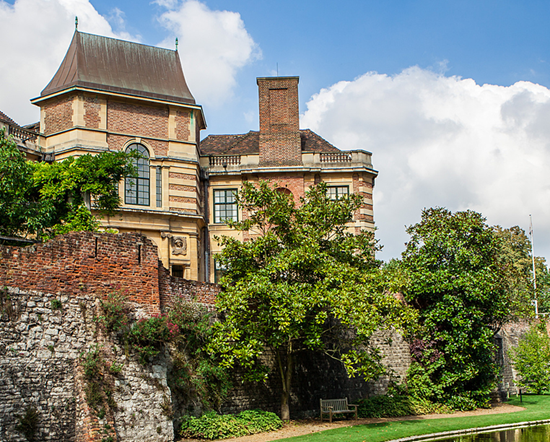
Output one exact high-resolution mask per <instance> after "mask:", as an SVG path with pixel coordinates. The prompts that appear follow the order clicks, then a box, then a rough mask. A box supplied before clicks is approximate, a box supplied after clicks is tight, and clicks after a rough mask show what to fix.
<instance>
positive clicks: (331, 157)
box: [319, 152, 351, 163]
mask: <svg viewBox="0 0 550 442" xmlns="http://www.w3.org/2000/svg"><path fill="white" fill-rule="evenodd" d="M319 161H320V162H321V163H351V154H349V153H346V152H331V153H321V154H319Z"/></svg>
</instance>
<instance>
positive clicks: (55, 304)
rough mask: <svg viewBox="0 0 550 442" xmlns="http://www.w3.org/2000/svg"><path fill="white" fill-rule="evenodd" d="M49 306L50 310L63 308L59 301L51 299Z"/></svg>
mask: <svg viewBox="0 0 550 442" xmlns="http://www.w3.org/2000/svg"><path fill="white" fill-rule="evenodd" d="M50 306H51V308H52V310H60V309H61V307H63V304H61V301H60V300H59V299H52V300H51V301H50Z"/></svg>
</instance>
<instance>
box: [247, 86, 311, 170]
mask: <svg viewBox="0 0 550 442" xmlns="http://www.w3.org/2000/svg"><path fill="white" fill-rule="evenodd" d="M298 80H299V77H264V78H257V79H256V82H257V83H258V92H259V95H260V166H297V165H301V164H302V147H301V142H300V121H299V119H300V114H299V109H298Z"/></svg>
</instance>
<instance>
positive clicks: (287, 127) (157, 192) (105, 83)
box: [0, 31, 377, 282]
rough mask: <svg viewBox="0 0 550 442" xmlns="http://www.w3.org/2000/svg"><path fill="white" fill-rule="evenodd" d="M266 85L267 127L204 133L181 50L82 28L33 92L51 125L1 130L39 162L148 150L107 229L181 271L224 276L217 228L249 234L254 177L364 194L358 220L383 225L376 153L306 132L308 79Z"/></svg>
mask: <svg viewBox="0 0 550 442" xmlns="http://www.w3.org/2000/svg"><path fill="white" fill-rule="evenodd" d="M256 81H257V85H258V92H259V116H260V121H259V130H258V131H250V132H248V133H246V134H234V135H208V136H207V137H206V138H204V139H202V140H201V131H202V130H204V129H206V119H205V112H204V110H203V108H202V106H201V105H200V104H197V103H196V101H195V99H194V97H193V95H192V93H191V91H190V88H189V87H188V85H187V83H186V80H185V77H184V73H183V70H182V66H181V63H180V58H179V54H178V51H177V50H176V51H173V50H168V49H162V48H158V47H152V46H146V45H142V44H137V43H132V42H128V41H122V40H117V39H112V38H107V37H102V36H97V35H92V34H86V33H82V32H78V31H76V32H75V34H74V36H73V39H72V41H71V43H70V46H69V48H68V51H67V53H66V55H65V58H64V59H63V61H62V62H61V64H60V66H59V69H58V71H57V72H56V74H55V75H54V77H53V78H52V79H51V81H50V82H49V83H48V84H47V85H46V86H45V88H44V89H43V91H42V92H41V94H40V96H39V97H37V98H34V99H32V100H31V101H32V103H33V104H35V105H36V106H38V107H39V108H40V122H39V123H36V124H33V125H30V126H25V127H21V126H19V125H18V124H16V123H15V122H14V121H13V120H11V119H10V118H9V117H8V116H7V115H5V114H3V113H2V112H0V128H2V127H5V128H6V132H7V133H9V134H11V135H12V136H13V138H14V140H15V141H16V142H17V144H18V146H19V147H20V149H21V150H22V151H23V152H25V153H26V155H27V158H28V159H32V160H36V161H62V160H63V159H65V158H67V157H69V156H79V155H84V154H88V153H90V154H94V153H99V152H102V151H109V150H110V151H119V150H127V151H128V150H136V151H138V152H140V153H141V154H142V157H141V158H140V159H139V160H136V166H137V170H138V173H137V175H136V176H135V177H133V178H131V179H126V180H125V182H121V183H120V186H119V195H120V199H121V207H120V210H119V211H118V212H117V214H116V215H115V216H111V217H104V218H102V225H103V226H104V227H105V228H111V229H115V230H117V231H119V232H137V233H141V234H143V235H145V236H147V237H148V238H149V239H150V240H151V241H153V243H154V244H156V246H157V248H158V253H159V258H160V260H161V261H162V263H163V265H164V267H166V269H168V270H169V271H170V273H171V274H172V276H177V277H182V278H185V279H189V280H195V281H205V282H215V281H216V279H217V270H219V269H217V266H216V261H215V259H214V257H215V254H216V253H217V252H219V250H220V248H219V246H218V244H217V242H216V240H215V239H214V236H220V235H235V236H237V237H239V236H242V235H243V233H241V232H234V231H232V230H231V229H229V228H228V226H227V225H226V224H225V221H226V220H227V219H241V218H242V217H243V213H242V210H241V209H240V208H239V207H238V206H237V204H236V201H235V197H234V192H235V191H236V190H238V189H239V188H240V187H241V186H242V183H243V181H249V182H252V183H257V182H259V181H260V180H270V181H271V182H272V183H274V184H276V185H277V186H278V188H280V190H281V192H285V193H287V194H290V195H292V197H293V198H294V199H295V200H296V201H297V202H298V201H299V198H300V197H302V196H304V194H305V192H306V190H307V189H308V187H310V186H312V185H314V184H317V183H319V182H322V181H323V182H326V183H327V186H328V191H329V195H330V196H331V197H333V198H338V197H339V196H341V195H345V194H348V193H357V194H360V195H362V196H363V198H364V204H363V206H362V208H360V209H359V210H358V211H357V213H356V214H355V216H354V221H353V223H350V225H349V228H350V229H355V231H359V230H361V229H373V228H374V220H373V207H372V190H373V186H374V180H375V177H376V176H377V171H376V170H374V168H373V165H372V161H371V153H370V152H366V151H362V150H356V151H341V150H339V149H338V148H337V147H335V146H333V145H331V144H330V143H329V142H327V141H326V140H324V139H323V138H322V137H320V136H319V135H317V134H316V133H314V132H312V131H311V130H309V129H300V126H299V106H298V103H299V100H298V81H299V78H298V77H267V78H266V77H263V78H257V80H256ZM191 86H192V85H191ZM244 215H246V214H244ZM241 239H242V238H241Z"/></svg>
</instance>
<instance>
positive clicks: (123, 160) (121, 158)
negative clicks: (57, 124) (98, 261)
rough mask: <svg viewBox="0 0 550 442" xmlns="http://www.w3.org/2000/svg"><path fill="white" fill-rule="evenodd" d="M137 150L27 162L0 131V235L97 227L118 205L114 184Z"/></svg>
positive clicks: (127, 172)
mask: <svg viewBox="0 0 550 442" xmlns="http://www.w3.org/2000/svg"><path fill="white" fill-rule="evenodd" d="M136 155H137V154H136V153H133V152H131V153H126V152H101V153H99V154H97V155H89V154H88V155H83V156H80V157H70V158H67V159H65V160H63V161H59V162H54V163H45V162H40V163H38V162H31V161H27V160H26V159H25V156H24V155H23V154H22V153H21V152H20V151H19V149H18V148H17V145H16V144H15V143H14V142H13V141H12V140H11V139H10V138H9V137H6V136H5V134H4V132H3V131H0V235H5V236H10V237H27V236H29V235H36V236H38V237H39V238H49V237H52V236H55V235H57V234H61V233H67V232H70V231H79V230H91V231H94V230H97V229H98V228H99V222H98V220H97V218H96V217H95V216H94V215H93V214H92V212H91V211H90V208H93V210H95V211H97V213H99V214H112V213H114V212H115V211H116V209H117V208H118V207H119V205H120V199H119V196H118V183H119V181H120V180H121V179H122V178H124V177H127V176H132V174H134V172H135V170H134V169H135V168H134V166H133V164H132V161H131V160H132V159H133V158H134V157H136Z"/></svg>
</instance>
